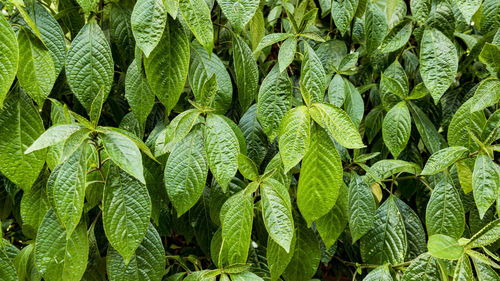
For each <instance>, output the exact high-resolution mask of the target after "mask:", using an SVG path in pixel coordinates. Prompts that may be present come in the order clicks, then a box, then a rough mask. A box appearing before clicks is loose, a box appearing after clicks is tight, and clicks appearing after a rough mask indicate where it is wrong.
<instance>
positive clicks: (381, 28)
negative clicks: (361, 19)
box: [365, 2, 387, 53]
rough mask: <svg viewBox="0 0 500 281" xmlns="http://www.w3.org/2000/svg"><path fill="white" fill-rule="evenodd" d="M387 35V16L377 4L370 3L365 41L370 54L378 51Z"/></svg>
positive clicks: (367, 10)
mask: <svg viewBox="0 0 500 281" xmlns="http://www.w3.org/2000/svg"><path fill="white" fill-rule="evenodd" d="M386 33H387V21H386V19H385V15H384V13H383V12H382V10H380V8H379V7H378V6H377V4H375V3H372V2H369V3H368V5H367V6H366V12H365V40H366V50H367V52H368V53H371V52H373V51H374V50H375V49H377V48H378V47H379V46H380V44H382V41H383V40H384V37H385V35H386Z"/></svg>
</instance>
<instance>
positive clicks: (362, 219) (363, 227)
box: [349, 175, 376, 242]
mask: <svg viewBox="0 0 500 281" xmlns="http://www.w3.org/2000/svg"><path fill="white" fill-rule="evenodd" d="M375 212H376V206H375V198H373V194H372V191H371V189H370V188H369V187H368V184H366V182H365V181H364V180H363V179H362V178H361V177H360V176H358V175H356V176H354V177H353V178H352V179H351V184H350V185H349V230H350V231H351V235H352V241H353V242H355V241H357V240H358V239H359V238H361V237H362V236H363V235H365V234H366V233H367V232H368V231H369V230H370V229H371V228H372V226H373V221H374V218H375Z"/></svg>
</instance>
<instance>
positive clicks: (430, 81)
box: [420, 29, 458, 103]
mask: <svg viewBox="0 0 500 281" xmlns="http://www.w3.org/2000/svg"><path fill="white" fill-rule="evenodd" d="M457 69H458V57H457V51H456V49H455V45H453V43H452V42H451V41H450V39H448V37H446V35H444V34H443V33H441V31H439V30H437V29H426V30H425V31H424V34H423V35H422V41H421V42H420V74H421V75H422V80H423V81H424V83H425V87H427V89H429V91H430V92H431V96H432V98H433V99H434V102H435V103H437V102H438V101H439V100H440V99H441V96H442V95H443V94H444V92H445V91H446V90H447V89H448V88H449V87H450V85H451V84H452V83H453V81H454V80H455V74H456V73H457Z"/></svg>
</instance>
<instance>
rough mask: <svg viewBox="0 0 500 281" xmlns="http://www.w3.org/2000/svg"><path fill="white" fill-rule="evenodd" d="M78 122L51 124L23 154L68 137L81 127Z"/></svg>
mask: <svg viewBox="0 0 500 281" xmlns="http://www.w3.org/2000/svg"><path fill="white" fill-rule="evenodd" d="M83 128H84V127H83V126H82V125H80V124H67V125H56V126H52V127H50V128H49V129H47V131H45V132H43V134H42V135H41V136H40V137H39V138H37V139H36V140H35V142H33V144H32V145H31V146H30V147H28V149H26V151H25V152H24V154H29V153H31V152H33V151H37V150H40V149H44V148H46V147H49V146H53V145H55V144H58V143H60V142H63V141H65V140H66V139H68V138H69V137H70V136H71V135H72V134H74V133H75V132H77V131H79V130H81V129H83Z"/></svg>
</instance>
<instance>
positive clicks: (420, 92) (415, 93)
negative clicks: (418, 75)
mask: <svg viewBox="0 0 500 281" xmlns="http://www.w3.org/2000/svg"><path fill="white" fill-rule="evenodd" d="M428 94H429V90H427V88H426V87H425V85H424V83H423V82H420V83H418V84H417V85H415V87H413V89H411V93H410V95H409V96H408V97H406V99H407V100H418V99H421V98H423V97H425V96H427V95H428Z"/></svg>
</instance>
